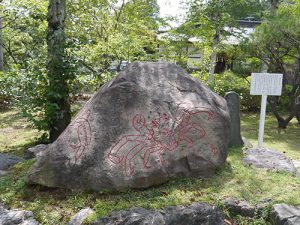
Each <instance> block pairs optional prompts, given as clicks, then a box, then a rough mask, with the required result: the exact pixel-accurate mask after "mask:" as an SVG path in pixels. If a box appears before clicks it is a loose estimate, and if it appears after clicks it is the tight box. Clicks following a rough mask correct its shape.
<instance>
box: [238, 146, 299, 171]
mask: <svg viewBox="0 0 300 225" xmlns="http://www.w3.org/2000/svg"><path fill="white" fill-rule="evenodd" d="M244 164H245V165H248V166H254V167H257V168H265V169H270V170H274V171H285V172H289V173H292V174H296V172H297V170H296V168H295V166H294V164H293V162H292V160H290V159H289V158H288V157H286V156H285V155H284V154H283V153H281V152H278V151H274V150H270V149H265V148H262V149H249V150H247V151H246V157H245V158H244Z"/></svg>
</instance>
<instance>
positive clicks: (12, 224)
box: [0, 206, 39, 225]
mask: <svg viewBox="0 0 300 225" xmlns="http://www.w3.org/2000/svg"><path fill="white" fill-rule="evenodd" d="M0 224H1V225H39V223H38V222H37V221H36V220H35V219H34V218H33V214H32V212H31V211H23V210H16V209H13V210H8V209H5V208H4V207H3V206H0Z"/></svg>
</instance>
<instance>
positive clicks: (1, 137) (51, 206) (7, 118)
mask: <svg viewBox="0 0 300 225" xmlns="http://www.w3.org/2000/svg"><path fill="white" fill-rule="evenodd" d="M0 124H1V125H0V152H9V153H13V154H17V155H20V156H22V154H23V150H24V149H25V148H26V147H28V146H31V145H34V144H35V142H36V141H37V139H38V137H39V132H38V131H36V130H34V129H32V128H31V127H30V126H29V124H28V123H27V122H26V120H25V119H24V118H22V116H21V115H20V114H19V113H18V112H17V111H15V110H9V111H1V112H0ZM257 129H258V114H243V115H242V135H243V136H245V137H246V138H248V139H249V140H250V141H251V142H252V143H253V144H254V145H256V144H257V141H256V140H257ZM299 134H300V126H299V124H297V122H296V121H294V120H293V121H292V123H291V124H290V125H289V127H288V129H287V130H285V131H279V130H278V129H277V124H276V121H275V119H274V117H273V116H272V115H267V120H266V129H265V145H266V146H267V147H270V148H275V149H277V150H279V151H281V152H285V153H286V155H288V156H289V157H292V158H293V159H300V147H299V146H300V139H299ZM242 158H243V152H242V149H241V148H233V149H230V151H229V157H228V162H227V164H226V165H225V167H224V168H223V169H220V170H219V171H217V173H216V175H215V176H214V177H213V178H211V179H209V180H199V179H192V178H179V179H176V180H172V181H170V182H168V183H166V184H164V185H161V186H158V187H153V188H149V189H146V190H138V191H128V192H126V193H90V192H81V191H70V190H64V189H50V188H46V187H42V186H38V185H29V184H27V178H26V173H27V171H28V169H29V167H30V166H31V165H32V164H33V163H34V160H29V161H25V162H23V163H20V164H18V165H16V166H15V167H14V168H13V169H12V170H11V172H10V173H9V174H8V175H6V176H5V177H1V178H0V203H3V204H6V205H8V206H10V207H12V208H20V209H26V210H31V211H33V212H34V215H35V217H36V219H37V220H38V221H39V222H41V224H47V225H48V224H55V225H58V224H66V223H67V222H68V221H69V219H70V217H71V216H72V215H74V214H75V213H76V212H78V211H79V210H80V209H82V208H85V207H88V206H89V207H91V208H93V209H94V210H95V211H96V214H95V215H93V216H92V217H91V218H89V220H93V219H95V218H97V217H100V216H104V215H106V214H107V213H109V212H111V211H113V210H119V209H126V208H129V207H145V208H161V207H165V206H169V205H178V204H191V203H193V202H208V203H212V204H215V205H218V206H219V207H220V208H221V209H223V211H224V213H225V215H226V216H228V219H229V220H231V221H233V220H234V221H235V222H236V224H245V225H246V224H247V225H249V224H268V223H267V222H266V221H265V218H256V219H248V218H241V217H234V218H232V217H231V216H230V215H229V214H228V212H227V211H226V209H225V208H224V206H223V200H224V199H225V198H226V197H229V196H231V197H236V198H238V199H244V200H247V201H249V202H250V203H252V204H259V203H260V201H262V200H264V199H272V201H271V204H274V203H277V202H285V203H288V204H294V205H300V195H299V193H300V177H293V176H291V175H290V174H287V173H279V172H271V171H267V170H257V169H254V168H251V167H244V166H243V163H242ZM266 211H267V210H266Z"/></svg>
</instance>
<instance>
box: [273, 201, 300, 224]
mask: <svg viewBox="0 0 300 225" xmlns="http://www.w3.org/2000/svg"><path fill="white" fill-rule="evenodd" d="M269 220H270V222H271V224H272V225H299V224H300V206H298V207H297V206H290V205H287V204H275V205H274V206H273V208H272V211H271V213H270V217H269Z"/></svg>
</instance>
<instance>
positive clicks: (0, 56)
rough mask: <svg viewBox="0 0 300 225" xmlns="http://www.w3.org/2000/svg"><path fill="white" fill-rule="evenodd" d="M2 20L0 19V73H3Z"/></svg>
mask: <svg viewBox="0 0 300 225" xmlns="http://www.w3.org/2000/svg"><path fill="white" fill-rule="evenodd" d="M2 28H3V26H2V18H0V42H1V43H0V71H3V69H4V68H3V47H2V41H3V40H2Z"/></svg>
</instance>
